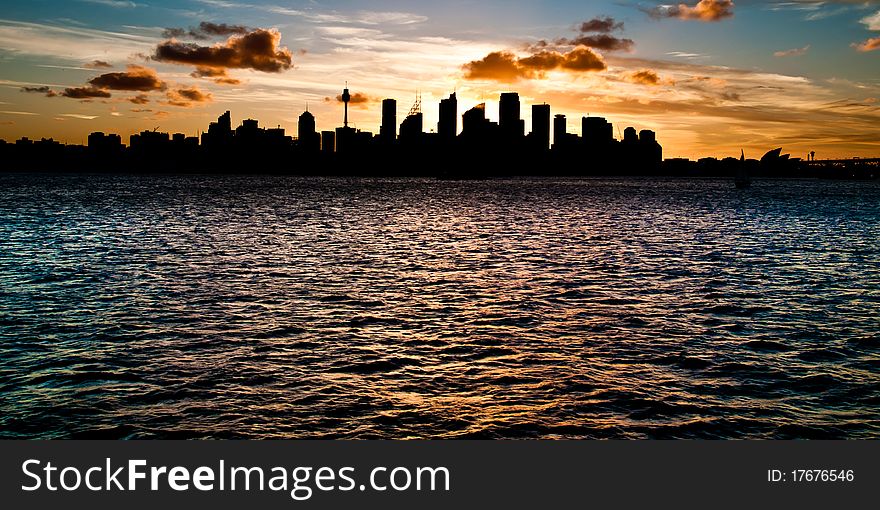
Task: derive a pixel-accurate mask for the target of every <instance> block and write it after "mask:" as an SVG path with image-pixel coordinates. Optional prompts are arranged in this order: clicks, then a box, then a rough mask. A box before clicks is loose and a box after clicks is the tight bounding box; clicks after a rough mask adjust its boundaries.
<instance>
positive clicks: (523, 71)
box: [462, 46, 607, 82]
mask: <svg viewBox="0 0 880 510" xmlns="http://www.w3.org/2000/svg"><path fill="white" fill-rule="evenodd" d="M606 68H607V66H606V65H605V60H604V59H603V58H602V56H601V55H599V54H598V53H596V52H595V51H593V50H592V49H590V48H587V47H586V46H578V47H576V48H574V49H573V50H571V51H568V52H560V51H557V50H541V51H538V52H534V53H533V54H532V55H530V56H528V57H523V58H519V57H517V56H516V55H514V54H513V53H511V52H509V51H496V52H492V53H490V54H488V55H486V56H485V57H483V59H481V60H474V61H472V62H468V63H467V64H465V65H464V66H462V69H463V70H464V73H465V75H464V77H465V79H468V80H495V81H502V82H511V81H517V80H520V79H534V78H538V79H540V78H544V76H545V73H546V72H547V71H552V70H555V69H561V70H565V71H571V72H590V71H602V70H605V69H606Z"/></svg>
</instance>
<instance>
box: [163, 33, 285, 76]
mask: <svg viewBox="0 0 880 510" xmlns="http://www.w3.org/2000/svg"><path fill="white" fill-rule="evenodd" d="M280 41H281V34H280V33H278V31H277V30H266V29H262V28H258V29H256V30H253V31H251V32H248V33H246V34H243V35H233V36H231V37H230V38H229V39H227V41H226V42H225V43H218V44H215V45H213V46H200V45H198V44H194V43H182V42H178V41H173V40H172V41H165V42H163V43H161V44H159V46H157V47H156V52H155V54H154V55H153V57H152V58H153V60H156V61H159V62H171V63H174V64H188V65H194V66H197V67H213V68H235V69H253V70H256V71H263V72H267V73H278V72H281V71H285V70H287V69H290V67H291V66H292V65H293V55H292V53H291V51H290V50H289V49H287V48H281V47H279V46H278V44H279V42H280Z"/></svg>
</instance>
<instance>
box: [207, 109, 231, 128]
mask: <svg viewBox="0 0 880 510" xmlns="http://www.w3.org/2000/svg"><path fill="white" fill-rule="evenodd" d="M217 127H218V129H220V131H223V132H228V131H232V113H230V112H229V110H226V113H224V114H223V115H221V116H220V117H219V118H218V119H217ZM209 129H210V126H209Z"/></svg>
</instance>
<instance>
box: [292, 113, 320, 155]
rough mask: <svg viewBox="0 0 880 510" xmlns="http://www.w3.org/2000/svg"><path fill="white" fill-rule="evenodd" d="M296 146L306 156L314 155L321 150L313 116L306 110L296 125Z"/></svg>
mask: <svg viewBox="0 0 880 510" xmlns="http://www.w3.org/2000/svg"><path fill="white" fill-rule="evenodd" d="M296 130H297V133H296V134H297V146H298V147H299V148H300V150H302V151H303V152H304V153H306V154H315V153H317V152H318V151H320V150H321V137H320V135H318V132H317V128H316V123H315V116H314V115H312V114H311V112H309V111H308V110H306V111H304V112H303V113H302V115H300V116H299V121H298V122H297V125H296Z"/></svg>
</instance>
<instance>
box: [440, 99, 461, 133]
mask: <svg viewBox="0 0 880 510" xmlns="http://www.w3.org/2000/svg"><path fill="white" fill-rule="evenodd" d="M437 134H439V135H440V138H441V139H443V140H449V139H452V138H455V135H457V134H458V98H457V97H455V92H453V93H452V94H451V95H450V96H449V98H447V99H441V100H440V122H439V123H437Z"/></svg>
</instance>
